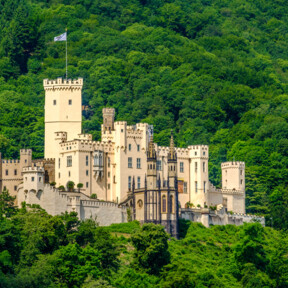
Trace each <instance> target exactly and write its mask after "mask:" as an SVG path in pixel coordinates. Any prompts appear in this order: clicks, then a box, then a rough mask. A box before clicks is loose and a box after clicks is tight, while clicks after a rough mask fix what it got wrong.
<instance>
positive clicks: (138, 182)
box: [137, 177, 141, 189]
mask: <svg viewBox="0 0 288 288" xmlns="http://www.w3.org/2000/svg"><path fill="white" fill-rule="evenodd" d="M140 187H141V178H140V177H138V178H137V188H138V189H140Z"/></svg>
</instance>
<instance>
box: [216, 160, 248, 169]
mask: <svg viewBox="0 0 288 288" xmlns="http://www.w3.org/2000/svg"><path fill="white" fill-rule="evenodd" d="M221 168H222V169H224V168H234V169H239V168H242V169H244V168H245V162H241V161H229V162H223V163H221Z"/></svg>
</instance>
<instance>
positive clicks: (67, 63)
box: [65, 28, 68, 80]
mask: <svg viewBox="0 0 288 288" xmlns="http://www.w3.org/2000/svg"><path fill="white" fill-rule="evenodd" d="M65 30H66V80H67V78H68V69H67V65H68V58H67V42H68V35H67V28H66V29H65Z"/></svg>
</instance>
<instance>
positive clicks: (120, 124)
mask: <svg viewBox="0 0 288 288" xmlns="http://www.w3.org/2000/svg"><path fill="white" fill-rule="evenodd" d="M114 125H115V126H127V122H126V121H117V122H115V123H114Z"/></svg>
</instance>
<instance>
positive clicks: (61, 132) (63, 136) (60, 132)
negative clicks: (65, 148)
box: [55, 131, 67, 141]
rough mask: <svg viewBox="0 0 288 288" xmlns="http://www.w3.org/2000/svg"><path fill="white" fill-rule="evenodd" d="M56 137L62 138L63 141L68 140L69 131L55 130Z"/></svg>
mask: <svg viewBox="0 0 288 288" xmlns="http://www.w3.org/2000/svg"><path fill="white" fill-rule="evenodd" d="M55 139H60V140H62V141H66V140H67V132H63V131H58V132H55Z"/></svg>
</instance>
